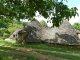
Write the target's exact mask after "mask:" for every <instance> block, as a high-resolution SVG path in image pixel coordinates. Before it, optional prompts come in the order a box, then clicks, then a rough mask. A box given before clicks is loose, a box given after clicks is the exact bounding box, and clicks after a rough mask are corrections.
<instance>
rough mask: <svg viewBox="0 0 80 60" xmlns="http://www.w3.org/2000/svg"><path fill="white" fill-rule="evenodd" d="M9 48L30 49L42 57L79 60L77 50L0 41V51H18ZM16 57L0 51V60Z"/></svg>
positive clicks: (28, 59)
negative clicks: (42, 55)
mask: <svg viewBox="0 0 80 60" xmlns="http://www.w3.org/2000/svg"><path fill="white" fill-rule="evenodd" d="M11 47H22V48H31V49H33V50H34V51H36V52H38V53H40V54H44V55H50V56H55V57H60V58H66V59H70V60H80V51H79V50H72V49H66V48H59V47H50V46H47V45H45V44H17V43H15V42H14V41H13V42H6V41H0V50H11V51H19V50H16V49H15V48H11ZM36 49H38V50H36ZM43 50H44V51H43ZM46 50H47V51H46ZM53 51H54V52H53ZM18 57H22V58H25V60H38V58H35V57H33V56H26V55H18ZM18 57H15V56H13V55H12V56H11V55H10V54H9V53H5V52H3V51H0V60H16V59H17V58H18Z"/></svg>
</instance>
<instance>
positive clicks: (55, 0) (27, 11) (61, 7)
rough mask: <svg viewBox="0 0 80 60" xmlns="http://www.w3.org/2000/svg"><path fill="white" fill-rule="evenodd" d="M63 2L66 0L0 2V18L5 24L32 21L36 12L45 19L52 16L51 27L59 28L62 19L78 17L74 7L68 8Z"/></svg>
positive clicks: (3, 0)
mask: <svg viewBox="0 0 80 60" xmlns="http://www.w3.org/2000/svg"><path fill="white" fill-rule="evenodd" d="M63 1H66V0H0V8H1V9H0V18H1V19H3V20H4V21H7V22H8V21H11V20H12V19H16V20H20V19H32V18H33V17H34V16H35V12H37V11H38V12H39V14H41V15H42V16H44V17H45V18H48V17H49V16H50V15H52V18H51V20H52V23H53V26H59V25H60V24H61V23H62V21H63V19H68V20H69V19H70V18H71V17H72V16H74V17H75V16H76V15H78V13H77V8H76V7H73V8H69V7H68V6H67V5H65V4H64V3H63ZM6 18H8V19H9V20H8V19H7V20H6ZM3 20H2V21H3Z"/></svg>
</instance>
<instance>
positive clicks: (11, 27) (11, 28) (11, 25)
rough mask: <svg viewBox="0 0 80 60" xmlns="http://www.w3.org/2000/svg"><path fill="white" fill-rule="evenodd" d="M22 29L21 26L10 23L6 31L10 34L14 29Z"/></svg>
mask: <svg viewBox="0 0 80 60" xmlns="http://www.w3.org/2000/svg"><path fill="white" fill-rule="evenodd" d="M18 28H23V25H22V24H17V23H10V24H9V27H8V31H9V32H10V34H12V33H13V32H14V31H15V30H16V29H18Z"/></svg>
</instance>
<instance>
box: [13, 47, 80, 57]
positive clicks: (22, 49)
mask: <svg viewBox="0 0 80 60" xmlns="http://www.w3.org/2000/svg"><path fill="white" fill-rule="evenodd" d="M13 48H16V49H18V50H21V51H25V50H31V51H44V52H51V53H59V54H66V55H73V56H79V57H80V54H78V53H68V52H56V51H51V50H43V49H31V48H23V47H13Z"/></svg>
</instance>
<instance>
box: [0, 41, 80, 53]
mask: <svg viewBox="0 0 80 60" xmlns="http://www.w3.org/2000/svg"><path fill="white" fill-rule="evenodd" d="M0 45H2V46H15V47H25V48H33V49H43V50H51V51H56V52H57V51H58V52H65V53H79V54H80V50H73V49H66V48H59V47H51V46H48V45H45V44H17V43H11V42H6V41H0Z"/></svg>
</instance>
